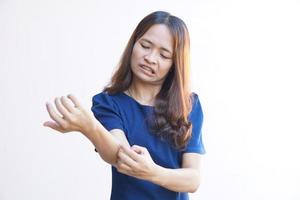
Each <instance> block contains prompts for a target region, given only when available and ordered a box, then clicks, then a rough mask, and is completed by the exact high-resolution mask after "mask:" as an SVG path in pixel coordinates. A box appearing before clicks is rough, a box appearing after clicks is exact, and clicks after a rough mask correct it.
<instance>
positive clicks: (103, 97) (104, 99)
mask: <svg viewBox="0 0 300 200" xmlns="http://www.w3.org/2000/svg"><path fill="white" fill-rule="evenodd" d="M120 100H121V93H120V92H119V93H116V94H109V93H107V92H101V93H99V94H96V95H94V96H93V98H92V101H93V103H108V104H112V105H113V104H115V103H116V102H118V101H120Z"/></svg>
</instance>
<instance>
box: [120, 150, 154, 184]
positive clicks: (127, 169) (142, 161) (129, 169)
mask: <svg viewBox="0 0 300 200" xmlns="http://www.w3.org/2000/svg"><path fill="white" fill-rule="evenodd" d="M157 166H158V165H156V164H155V163H154V161H153V160H152V158H151V156H150V154H149V152H148V150H147V149H146V148H145V147H141V146H138V145H133V146H132V147H131V148H129V147H126V146H124V145H121V147H120V149H119V152H118V160H117V165H116V167H117V170H118V172H121V173H123V174H126V175H129V176H134V177H136V178H140V179H144V180H150V181H151V180H152V179H153V178H154V177H155V176H156V173H157Z"/></svg>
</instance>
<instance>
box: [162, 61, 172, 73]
mask: <svg viewBox="0 0 300 200" xmlns="http://www.w3.org/2000/svg"><path fill="white" fill-rule="evenodd" d="M172 65H173V63H172V62H166V63H164V64H163V65H162V67H161V69H162V70H161V73H162V75H166V74H167V73H168V72H169V71H170V69H171V67H172Z"/></svg>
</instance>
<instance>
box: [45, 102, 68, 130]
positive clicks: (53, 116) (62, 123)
mask: <svg viewBox="0 0 300 200" xmlns="http://www.w3.org/2000/svg"><path fill="white" fill-rule="evenodd" d="M46 108H47V111H48V113H49V115H50V117H51V119H53V120H54V121H55V122H56V123H58V125H60V126H61V127H62V128H64V127H66V125H67V123H66V121H65V120H64V119H63V118H62V117H61V116H59V115H58V114H57V113H56V111H55V110H54V107H53V106H52V105H51V103H48V102H47V103H46Z"/></svg>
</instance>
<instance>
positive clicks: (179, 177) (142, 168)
mask: <svg viewBox="0 0 300 200" xmlns="http://www.w3.org/2000/svg"><path fill="white" fill-rule="evenodd" d="M182 159H183V160H182V167H181V168H179V169H168V168H164V167H162V166H159V165H157V164H155V163H154V161H153V160H152V158H151V156H150V154H149V152H148V150H147V149H146V148H144V147H140V146H137V145H133V146H132V147H131V148H128V147H126V146H122V147H121V148H120V150H119V153H118V162H117V170H118V171H119V172H121V173H124V174H127V175H129V176H133V177H136V178H140V179H144V180H148V181H151V182H153V183H155V184H157V185H160V186H162V187H164V188H167V189H169V190H172V191H175V192H190V193H193V192H196V191H197V189H198V187H199V185H200V159H201V155H200V154H197V153H184V154H183V158H182Z"/></svg>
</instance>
